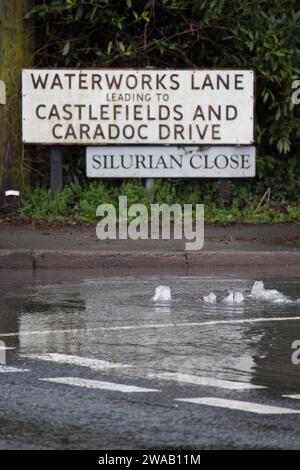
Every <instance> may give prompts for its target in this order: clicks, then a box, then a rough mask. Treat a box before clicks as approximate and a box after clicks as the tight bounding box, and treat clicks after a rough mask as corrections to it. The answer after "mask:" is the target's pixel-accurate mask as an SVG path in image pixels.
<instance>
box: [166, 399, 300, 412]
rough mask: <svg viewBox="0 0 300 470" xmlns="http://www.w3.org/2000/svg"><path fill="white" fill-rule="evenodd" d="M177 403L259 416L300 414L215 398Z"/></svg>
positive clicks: (290, 410)
mask: <svg viewBox="0 0 300 470" xmlns="http://www.w3.org/2000/svg"><path fill="white" fill-rule="evenodd" d="M175 401H182V402H187V403H195V404H196V405H206V406H216V407H219V408H228V409H230V410H239V411H247V412H249V413H258V414H263V415H265V414H272V415H279V414H292V413H296V414H299V413H300V410H293V409H291V408H281V407H278V406H270V405H262V404H260V403H253V402H249V401H239V400H226V399H224V398H215V397H201V398H177V399H175Z"/></svg>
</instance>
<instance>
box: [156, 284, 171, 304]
mask: <svg viewBox="0 0 300 470" xmlns="http://www.w3.org/2000/svg"><path fill="white" fill-rule="evenodd" d="M152 300H153V302H170V301H171V300H172V296H171V289H170V287H169V286H158V287H157V288H156V289H155V294H154V297H152Z"/></svg>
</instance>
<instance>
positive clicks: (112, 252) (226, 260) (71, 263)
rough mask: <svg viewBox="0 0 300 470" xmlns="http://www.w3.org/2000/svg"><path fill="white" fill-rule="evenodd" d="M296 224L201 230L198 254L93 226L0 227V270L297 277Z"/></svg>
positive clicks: (299, 230) (173, 243)
mask: <svg viewBox="0 0 300 470" xmlns="http://www.w3.org/2000/svg"><path fill="white" fill-rule="evenodd" d="M299 261H300V224H292V223H286V224H275V225H269V224H263V225H242V224H234V225H231V226H224V227H222V226H205V244H204V248H203V250H200V251H185V245H184V242H183V241H182V240H135V241H133V240H113V241H111V240H105V241H101V240H98V239H97V236H96V230H95V227H94V226H89V227H86V226H71V225H70V226H63V227H48V226H38V225H37V226H32V225H8V224H2V225H0V268H34V269H37V268H58V269H61V268H72V269H76V268H80V269H82V268H90V269H93V268H97V269H99V268H105V269H116V268H126V269H128V268H129V269H139V268H142V269H143V270H144V269H151V268H155V269H157V267H158V266H159V267H160V268H162V269H163V268H167V267H168V268H169V269H170V268H172V269H173V268H174V269H175V268H183V267H186V266H188V267H189V268H190V269H198V268H199V267H201V268H203V267H209V266H212V267H218V266H221V267H222V266H230V267H232V268H234V267H235V266H238V267H247V266H248V267H261V268H262V267H265V268H267V267H268V266H269V267H270V268H271V267H272V269H274V267H275V266H278V267H280V268H281V269H287V270H289V269H292V272H291V274H293V275H295V274H297V273H298V274H299V273H300V268H299V266H300V263H299Z"/></svg>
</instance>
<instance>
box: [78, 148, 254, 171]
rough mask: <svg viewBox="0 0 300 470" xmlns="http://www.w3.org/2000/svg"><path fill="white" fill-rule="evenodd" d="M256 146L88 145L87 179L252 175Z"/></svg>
mask: <svg viewBox="0 0 300 470" xmlns="http://www.w3.org/2000/svg"><path fill="white" fill-rule="evenodd" d="M255 150H256V149H255V147H254V146H240V147H227V146H226V147H223V146H214V147H206V148H205V147H195V146H192V147H191V146H190V147H182V148H180V147H174V146H170V147H167V146H166V147H154V146H133V147H113V146H110V147H104V146H103V147H87V148H86V174H87V176H88V177H90V178H166V177H167V178H179V177H180V178H235V177H237V178H246V177H253V176H255V154H256V152H255Z"/></svg>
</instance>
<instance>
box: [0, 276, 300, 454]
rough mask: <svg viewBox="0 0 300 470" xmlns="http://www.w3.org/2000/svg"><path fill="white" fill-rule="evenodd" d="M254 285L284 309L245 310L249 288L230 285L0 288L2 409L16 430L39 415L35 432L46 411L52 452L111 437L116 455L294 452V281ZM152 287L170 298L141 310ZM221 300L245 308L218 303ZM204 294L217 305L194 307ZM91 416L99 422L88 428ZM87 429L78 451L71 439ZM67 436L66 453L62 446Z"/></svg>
mask: <svg viewBox="0 0 300 470" xmlns="http://www.w3.org/2000/svg"><path fill="white" fill-rule="evenodd" d="M264 282H265V287H266V288H276V289H278V290H279V291H281V292H283V293H284V294H285V296H287V297H288V299H289V301H288V302H285V301H283V302H274V301H270V300H258V299H255V298H253V297H252V298H251V297H250V296H249V294H250V292H251V288H252V286H253V280H247V279H237V278H234V277H231V276H226V277H225V276H224V277H218V278H215V277H172V276H169V277H150V276H148V277H133V276H128V277H122V278H118V277H111V278H103V277H99V278H95V279H92V278H85V277H83V278H82V279H80V280H74V281H69V280H68V281H60V282H51V283H45V282H40V281H39V280H34V281H33V282H31V283H25V284H22V283H15V282H14V281H13V280H2V283H1V285H0V290H1V300H0V309H1V311H0V340H1V341H2V342H3V344H4V345H5V348H7V349H6V350H5V357H6V362H7V365H6V366H5V365H2V368H1V370H0V372H3V373H1V374H0V390H1V387H2V388H3V393H2V399H3V397H4V396H5V393H6V394H7V395H6V396H7V397H9V396H10V397H15V398H14V400H15V404H14V406H13V410H12V411H11V413H12V416H14V413H15V414H17V415H18V419H19V420H20V419H21V421H22V419H24V420H25V417H26V416H27V420H29V421H30V419H29V418H28V415H30V414H31V413H33V414H34V413H36V412H37V413H38V412H39V413H40V414H41V416H43V423H44V424H45V420H46V421H47V418H46V417H47V416H48V418H49V407H50V409H51V419H54V418H55V417H54V416H53V413H54V414H55V413H57V420H58V422H59V425H58V428H59V426H61V427H62V428H63V430H62V431H61V432H60V433H58V436H59V437H58V438H57V439H58V440H55V438H54V437H53V433H52V437H50V436H49V435H48V434H47V433H46V434H47V436H48V437H47V439H48V441H47V442H48V445H49V447H53V448H56V447H58V448H59V447H71V448H76V445H77V446H78V447H80V448H85V447H86V448H100V447H102V448H106V447H107V446H111V447H113V446H114V439H116V436H118V439H117V440H118V443H119V445H118V446H117V447H123V448H141V447H144V448H147V447H148V448H149V447H158V446H161V447H163V446H164V445H166V444H167V445H168V446H173V447H189V446H190V448H196V447H199V446H201V447H207V448H210V447H211V448H220V447H222V448H223V447H230V448H232V447H258V448H261V447H275V448H281V447H283V448H286V447H291V448H300V442H298V440H297V438H296V435H297V433H298V435H299V429H300V423H299V424H298V422H299V417H298V416H297V414H298V412H299V411H300V402H299V399H298V398H297V396H298V397H299V394H300V364H299V365H297V364H293V363H292V359H291V358H292V354H293V349H292V343H293V342H294V341H295V340H298V339H299V340H300V302H299V301H298V300H297V299H298V298H299V297H300V280H298V279H290V280H284V281H279V280H278V279H276V280H272V279H264ZM160 284H163V285H166V286H170V288H171V292H172V301H171V302H169V303H166V302H162V303H161V304H159V303H154V302H153V301H151V298H152V296H153V295H154V292H155V288H156V287H157V286H158V285H160ZM230 290H235V291H239V292H241V293H242V295H243V296H244V301H242V302H240V303H236V304H231V303H228V302H226V303H224V302H222V299H224V297H226V296H228V293H229V291H230ZM210 292H214V293H215V294H216V296H217V303H207V302H204V301H203V296H207V295H208V294H209V293H210ZM10 348H11V349H10ZM0 353H1V351H0ZM299 357H300V354H299ZM6 367H7V369H6ZM8 368H11V369H13V368H15V369H16V370H18V371H20V370H21V371H22V370H23V371H24V374H14V373H13V371H11V372H12V373H10V374H8V373H7V374H6V373H5V372H6V371H7V372H9V369H8ZM28 369H29V370H30V371H28ZM26 370H27V372H26ZM8 377H9V379H8ZM8 380H11V381H12V382H11V383H9V382H8ZM22 390H23V394H22ZM25 390H27V391H28V390H30V393H32V401H31V400H30V398H29V397H28V395H27V396H26V399H25V398H24V391H25ZM149 392H151V393H149ZM3 394H4V395H3ZM14 394H15V395H14ZM77 394H78V395H77ZM116 394H117V396H116ZM46 396H47V400H46ZM100 396H101V399H100V398H99V397H100ZM124 397H125V398H124ZM96 398H97V400H98V399H99V400H101V403H98V402H97V403H95V400H96ZM124 400H126V401H124ZM297 400H298V401H297ZM23 402H24V403H23ZM16 403H18V405H19V408H18V407H16ZM33 403H34V404H35V405H34V406H35V407H37V408H36V409H35V410H34V411H33V410H32V407H33ZM23 404H24V410H23V411H24V416H23V414H22V413H21V411H20V409H21V408H22V406H23ZM71 404H72V409H73V415H74V416H73V415H72V417H70V416H69V413H70V412H71V411H70V410H69V408H68V407H71ZM146 405H147V406H146ZM4 406H5V401H3V402H1V408H0V412H1V413H2V411H3V409H4V408H3V407H4ZM99 406H100V408H98V407H99ZM61 407H62V409H63V412H62V410H61ZM159 408H161V409H163V408H166V409H167V410H168V412H167V416H165V414H166V411H165V412H164V413H162V412H160V413H158V410H159ZM92 410H94V411H92ZM96 410H97V411H96ZM7 413H8V410H7V409H6V411H5V413H4V414H5V415H7ZM20 413H21V415H22V416H19V414H20ZM59 413H60V416H59ZM89 413H91V414H92V413H94V415H93V416H95V413H96V415H97V413H99V416H98V421H97V424H95V423H94V425H93V418H91V417H90V416H89ZM106 413H108V415H109V416H110V417H111V419H108V418H107V417H105V415H106ZM128 413H129V414H130V413H131V414H132V415H131V416H132V417H134V419H133V418H130V419H129V418H128V416H127V414H128ZM64 415H66V416H65V421H64ZM149 415H151V418H150V417H149ZM277 415H278V416H277ZM126 416H127V418H126ZM275 416H277V417H275ZM75 417H77V420H76V419H75ZM73 418H74V421H73ZM49 419H50V418H49ZM107 419H108V421H107ZM11 420H13V417H10V418H9V419H8V424H7V429H8V431H9V432H10V431H11V426H12V423H11ZM16 420H17V418H16ZM132 420H133V421H134V423H135V425H134V427H133V428H130V423H131V424H132ZM241 420H242V422H241ZM274 420H275V421H274ZM50 421H51V420H50ZM237 423H238V424H237ZM242 423H244V424H242ZM92 425H93V426H94V427H93V437H91V436H88V437H86V439H85V440H84V437H81V439H80V438H79V435H78V434H77V432H76V430H75V431H74V434H72V432H71V433H70V429H71V428H72V426H75V427H76V426H79V427H81V429H85V428H87V427H88V428H89V429H90V426H92ZM243 426H244V427H243ZM251 426H253V428H252V431H253V430H254V429H255V433H254V434H253V432H252V433H251ZM46 427H47V426H46ZM68 427H69V428H70V427H71V428H70V429H69V431H68ZM16 428H17V432H16V435H18V432H19V428H18V426H17V425H16ZM33 428H34V429H33ZM38 428H39V426H38V425H36V428H35V427H34V426H33V425H32V424H31V428H30V431H28V432H29V434H30V433H31V434H32V437H31V445H33V446H39V445H41V443H39V444H38V442H39V440H38V437H37V435H38V433H39V430H38ZM296 428H299V429H298V431H297V433H295V429H296ZM103 432H104V433H105V436H106V438H105V439H107V442H106V441H105V439H104V441H102V440H101V439H103V436H102V433H103ZM65 434H66V435H69V438H68V439H69V440H70V442H69V441H68V442H67V443H64V444H63V442H64V435H65ZM54 435H55V433H54ZM70 435H71V436H73V438H72V437H70ZM97 436H98V437H97ZM3 439H4V441H3V442H4V443H5V442H6V444H7V442H8V441H7V440H5V438H3ZM22 439H23V440H24V439H25V438H24V436H23V434H22V432H21V431H20V436H19V441H18V444H16V447H18V446H19V447H22V446H25V447H26V448H27V447H28V446H29V444H28V442H27V441H26V439H25V441H22ZM47 439H46V440H47ZM105 442H106V443H105ZM44 444H45V441H43V445H44ZM8 445H9V446H11V447H14V445H13V444H12V443H11V441H9V444H8ZM134 446H135V447H134ZM3 447H4V448H5V444H3Z"/></svg>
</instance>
